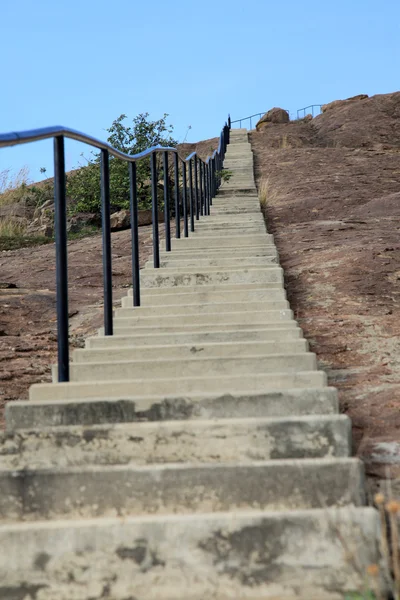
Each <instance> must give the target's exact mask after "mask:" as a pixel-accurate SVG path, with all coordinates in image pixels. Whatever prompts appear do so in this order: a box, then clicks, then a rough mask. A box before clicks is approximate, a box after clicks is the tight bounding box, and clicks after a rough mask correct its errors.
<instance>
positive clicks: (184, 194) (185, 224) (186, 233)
mask: <svg viewBox="0 0 400 600" xmlns="http://www.w3.org/2000/svg"><path fill="white" fill-rule="evenodd" d="M186 185H187V184H186V163H185V161H182V202H183V235H184V236H185V237H189V231H188V218H187V187H186Z"/></svg>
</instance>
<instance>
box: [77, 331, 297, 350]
mask: <svg viewBox="0 0 400 600" xmlns="http://www.w3.org/2000/svg"><path fill="white" fill-rule="evenodd" d="M301 336H302V331H301V329H300V328H299V327H290V328H288V327H282V328H280V329H279V328H276V327H275V328H272V327H271V328H270V329H250V330H243V331H240V330H234V331H220V330H218V331H215V330H213V331H209V332H205V331H199V332H197V333H191V332H187V333H185V332H181V333H178V332H172V333H165V334H161V335H160V334H157V333H153V334H152V335H146V336H140V335H139V334H138V333H135V329H132V331H131V332H130V335H128V334H127V333H126V332H125V334H123V335H114V336H107V337H106V336H99V337H91V338H87V339H86V348H105V347H107V346H108V345H110V344H111V345H112V344H115V343H117V344H118V346H119V347H121V346H124V345H132V344H133V345H135V346H141V347H142V346H154V345H161V346H163V345H170V346H174V345H176V344H178V345H179V344H190V345H191V346H193V345H194V344H207V343H211V344H213V343H227V342H229V343H243V342H265V341H267V342H268V341H273V342H274V343H275V342H276V341H280V342H283V341H289V340H298V339H300V338H301Z"/></svg>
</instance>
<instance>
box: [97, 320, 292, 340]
mask: <svg viewBox="0 0 400 600" xmlns="http://www.w3.org/2000/svg"><path fill="white" fill-rule="evenodd" d="M217 328H218V331H220V332H224V333H229V332H234V331H238V332H240V331H246V332H247V335H248V334H249V333H251V337H252V334H253V332H256V331H258V330H259V329H264V330H267V329H271V330H278V329H279V330H281V331H282V335H283V331H284V330H288V329H289V330H297V329H298V326H297V323H296V322H295V321H289V320H288V321H278V322H277V321H268V322H265V321H260V322H258V321H257V322H254V323H241V322H235V321H234V320H233V319H232V321H230V322H229V323H219V324H218V325H215V324H214V323H212V324H210V323H206V324H204V323H195V324H193V325H192V324H190V325H179V326H177V325H170V324H168V325H164V324H162V325H160V324H157V325H154V324H152V325H144V324H142V323H139V324H134V325H131V326H127V325H125V324H123V325H121V322H118V323H115V324H114V335H134V336H143V335H153V334H164V333H167V334H169V335H173V334H174V333H186V334H195V333H211V332H213V331H215V330H216V329H217ZM98 333H99V335H101V336H102V335H104V328H100V329H99V330H98ZM274 335H275V334H274ZM248 337H249V336H248Z"/></svg>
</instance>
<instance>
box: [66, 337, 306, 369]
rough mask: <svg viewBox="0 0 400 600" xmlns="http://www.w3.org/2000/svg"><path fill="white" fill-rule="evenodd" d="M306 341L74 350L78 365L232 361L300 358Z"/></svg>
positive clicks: (111, 341) (133, 343)
mask: <svg viewBox="0 0 400 600" xmlns="http://www.w3.org/2000/svg"><path fill="white" fill-rule="evenodd" d="M307 350H308V344H307V341H306V340H293V341H291V342H269V343H268V342H264V343H257V342H244V343H241V344H240V345H239V344H235V343H231V344H201V345H200V346H199V347H198V348H197V347H196V345H195V344H187V345H186V346H153V347H150V348H149V347H147V346H141V347H137V345H136V344H135V342H134V341H132V347H131V348H126V347H123V346H122V347H120V346H118V342H117V341H114V342H113V340H110V345H109V347H108V348H104V349H97V350H74V352H73V354H72V358H73V361H74V363H82V362H86V363H87V362H107V361H113V362H115V361H121V360H122V361H124V360H125V361H126V360H156V359H163V360H164V359H167V358H169V359H185V358H195V357H197V356H198V357H201V358H214V359H215V358H229V357H233V356H236V357H238V356H241V357H245V356H256V355H264V354H273V353H276V354H297V353H302V352H306V351H307Z"/></svg>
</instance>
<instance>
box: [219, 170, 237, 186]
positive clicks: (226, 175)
mask: <svg viewBox="0 0 400 600" xmlns="http://www.w3.org/2000/svg"><path fill="white" fill-rule="evenodd" d="M216 175H217V177H220V178H221V179H222V181H224V182H225V183H228V181H229V180H230V178H231V177H232V175H233V172H232V171H229V170H228V169H222V170H221V171H216Z"/></svg>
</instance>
